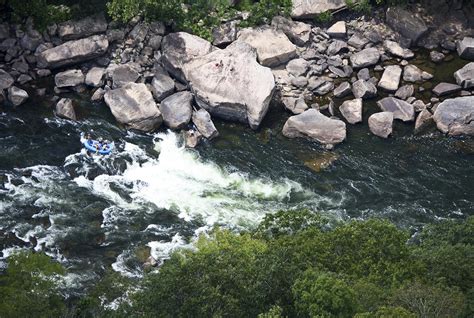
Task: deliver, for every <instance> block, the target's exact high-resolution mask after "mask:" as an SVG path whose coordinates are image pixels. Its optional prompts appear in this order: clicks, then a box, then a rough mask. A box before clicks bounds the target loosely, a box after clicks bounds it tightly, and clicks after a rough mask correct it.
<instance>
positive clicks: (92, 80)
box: [85, 67, 105, 87]
mask: <svg viewBox="0 0 474 318" xmlns="http://www.w3.org/2000/svg"><path fill="white" fill-rule="evenodd" d="M104 74H105V69H104V68H102V67H93V68H91V69H90V70H89V71H88V72H87V75H86V79H85V83H86V85H88V86H91V87H99V86H102V85H103V84H104Z"/></svg>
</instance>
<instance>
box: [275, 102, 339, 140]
mask: <svg viewBox="0 0 474 318" xmlns="http://www.w3.org/2000/svg"><path fill="white" fill-rule="evenodd" d="M283 135H284V136H286V137H288V138H297V137H302V138H310V139H312V140H316V141H317V142H319V143H321V144H323V145H327V146H329V147H332V146H334V145H335V144H338V143H341V142H343V141H344V139H346V124H345V123H344V122H343V121H342V120H339V119H332V118H329V117H326V116H324V115H323V114H321V113H320V112H319V111H318V110H316V109H313V108H311V109H308V110H307V111H305V112H304V113H302V114H299V115H295V116H291V117H290V118H288V120H287V121H286V123H285V125H284V126H283Z"/></svg>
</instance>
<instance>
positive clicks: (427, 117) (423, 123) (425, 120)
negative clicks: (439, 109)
mask: <svg viewBox="0 0 474 318" xmlns="http://www.w3.org/2000/svg"><path fill="white" fill-rule="evenodd" d="M432 123H433V115H432V114H431V113H430V112H429V110H427V109H423V110H422V111H421V113H420V114H419V115H418V117H417V118H416V121H415V134H419V133H421V132H422V131H423V130H425V129H426V128H427V127H429V126H430V125H431V124H432Z"/></svg>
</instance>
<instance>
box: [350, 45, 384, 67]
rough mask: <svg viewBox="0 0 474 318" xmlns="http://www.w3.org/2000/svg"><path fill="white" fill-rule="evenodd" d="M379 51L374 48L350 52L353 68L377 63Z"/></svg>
mask: <svg viewBox="0 0 474 318" xmlns="http://www.w3.org/2000/svg"><path fill="white" fill-rule="evenodd" d="M379 59H380V52H379V51H378V50H377V49H376V48H368V49H364V50H362V51H360V52H357V53H355V54H352V55H351V57H350V60H351V64H352V67H353V68H363V67H368V66H372V65H375V64H377V63H378V61H379Z"/></svg>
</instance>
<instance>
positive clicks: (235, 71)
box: [186, 41, 275, 129]
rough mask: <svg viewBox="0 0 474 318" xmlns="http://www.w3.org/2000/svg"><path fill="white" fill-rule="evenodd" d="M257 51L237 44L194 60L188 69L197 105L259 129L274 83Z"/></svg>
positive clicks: (244, 44)
mask: <svg viewBox="0 0 474 318" xmlns="http://www.w3.org/2000/svg"><path fill="white" fill-rule="evenodd" d="M256 57H257V53H256V50H255V49H254V48H253V47H252V46H250V45H249V44H247V43H244V42H241V41H236V42H234V43H232V44H231V45H229V46H228V47H227V48H226V49H225V50H216V51H213V52H211V53H209V54H207V55H205V56H201V57H199V58H195V59H194V60H193V61H192V62H190V63H188V64H187V65H186V74H187V80H188V81H189V83H190V87H191V89H192V91H193V93H194V94H195V97H196V102H197V104H198V105H199V106H201V107H202V108H204V109H206V110H207V111H209V113H211V115H213V116H217V117H221V118H224V119H227V120H231V121H238V122H242V123H248V124H249V125H250V127H251V128H253V129H256V128H257V127H258V126H259V125H260V123H261V121H262V120H263V118H264V116H265V115H266V113H267V110H268V106H269V104H270V101H271V99H272V96H273V93H274V89H275V80H274V77H273V74H272V71H271V70H270V69H269V68H267V67H264V66H262V65H260V64H259V63H258V62H257V60H256Z"/></svg>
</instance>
